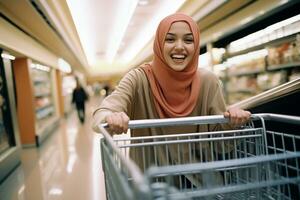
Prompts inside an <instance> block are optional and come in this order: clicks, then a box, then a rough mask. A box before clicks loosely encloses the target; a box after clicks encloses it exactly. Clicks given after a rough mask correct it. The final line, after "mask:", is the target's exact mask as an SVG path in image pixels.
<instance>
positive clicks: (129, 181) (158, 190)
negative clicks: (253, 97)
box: [98, 113, 300, 200]
mask: <svg viewBox="0 0 300 200" xmlns="http://www.w3.org/2000/svg"><path fill="white" fill-rule="evenodd" d="M254 121H260V123H261V127H260V128H254V127H253V123H252V125H251V127H246V129H245V130H238V132H243V131H247V132H249V131H259V132H260V133H261V135H260V136H254V137H261V136H262V137H261V139H262V144H263V145H264V147H265V148H263V149H265V150H263V151H264V152H262V155H257V156H252V157H247V158H245V159H242V158H239V159H228V160H220V161H218V160H214V161H212V162H205V163H190V164H176V165H174V166H151V167H150V168H147V169H146V171H145V173H143V172H142V170H141V169H140V168H139V167H138V166H137V165H136V164H135V162H134V161H133V160H131V159H129V158H128V156H126V155H125V154H124V152H122V149H123V148H130V147H139V146H146V145H148V146H152V145H161V144H164V145H167V144H168V143H170V144H172V141H150V142H143V143H138V144H136V143H135V144H131V143H122V144H121V145H118V144H117V143H118V142H120V141H121V142H122V141H131V140H139V139H151V138H152V139H153V138H156V139H157V138H164V137H169V138H172V137H180V135H178V134H176V135H163V136H147V137H134V138H130V139H115V140H114V139H113V138H112V137H111V135H110V134H109V133H108V132H107V130H106V129H105V128H106V127H107V124H100V125H99V126H98V127H99V130H100V132H101V133H102V134H103V136H104V137H103V138H102V139H101V155H102V168H103V171H104V174H105V185H106V193H107V198H108V199H143V200H148V199H149V200H150V199H195V198H197V199H198V198H200V197H203V198H205V197H207V198H211V197H213V196H214V197H215V195H216V194H226V193H232V192H235V191H236V192H239V191H245V190H252V191H253V190H254V191H255V190H256V191H258V190H259V189H260V188H267V189H266V192H269V188H272V187H273V186H281V185H285V184H294V185H296V186H297V188H298V189H297V192H300V168H299V164H300V163H298V162H299V161H300V151H299V150H296V141H298V142H299V141H300V136H295V135H288V134H284V133H282V135H280V137H282V138H283V137H289V138H291V140H292V141H293V143H294V144H293V146H294V151H287V150H285V148H283V150H282V149H280V150H278V149H276V147H274V152H275V153H274V154H270V155H269V153H268V148H270V146H268V138H267V130H266V126H265V121H275V122H282V123H287V124H295V125H300V117H295V116H288V115H278V114H268V113H266V114H253V115H252V116H251V122H254ZM228 122H229V119H228V118H224V117H223V116H222V115H214V116H199V117H184V118H168V119H149V120H133V121H129V128H130V129H137V128H149V127H163V126H178V125H204V124H225V123H228ZM232 131H233V132H236V131H237V130H231V131H221V133H222V134H225V133H226V134H231V133H232ZM195 134H199V133H190V136H194V135H195ZM207 134H220V131H219V132H216V133H214V132H211V133H207ZM275 134H277V133H275ZM181 135H182V136H183V137H187V136H189V134H181ZM247 137H249V136H244V135H234V136H232V135H230V136H229V137H227V138H226V140H236V139H238V138H242V139H245V138H247ZM273 137H274V136H273ZM213 139H214V140H216V141H217V140H222V138H218V137H217V138H213ZM223 139H224V138H223ZM210 140H211V139H210ZM273 140H274V139H273ZM143 141H144V140H143ZM201 141H203V139H201ZM180 142H182V143H183V142H189V141H188V140H182V141H180ZM173 143H174V142H173ZM177 143H178V141H177ZM234 147H235V148H236V147H237V145H236V144H235V146H234ZM256 151H257V150H256ZM259 151H260V150H259ZM277 151H278V152H277ZM274 162H275V163H276V162H279V163H285V164H280V165H279V167H280V168H281V167H282V166H281V165H283V168H284V167H285V170H286V174H289V173H288V171H289V170H293V171H294V172H295V173H296V175H294V176H293V177H289V176H288V175H287V176H286V177H279V178H278V177H277V179H274V180H273V179H271V177H272V176H274V174H271V172H266V173H267V175H266V176H267V179H266V180H263V181H260V182H253V183H251V182H250V183H247V184H236V185H226V187H225V186H224V187H212V186H214V185H213V184H212V185H209V184H208V185H206V187H205V188H203V189H201V190H192V191H190V192H184V191H183V192H182V191H178V190H176V188H175V189H174V188H173V187H170V185H168V183H161V182H159V183H155V182H152V181H151V180H152V179H155V178H157V177H164V176H166V175H167V176H172V175H178V174H189V173H191V172H195V171H197V173H202V174H203V177H204V180H205V175H208V176H209V175H211V174H212V173H214V172H215V171H222V170H223V171H224V174H227V173H232V170H235V167H236V166H239V167H245V168H246V167H248V166H251V165H259V166H263V167H262V168H263V169H264V171H268V169H269V170H270V171H271V169H272V168H274V166H273V163H274ZM290 162H293V163H294V164H293V166H290V164H289V163H290ZM275 166H276V168H278V163H277V164H276V165H275ZM266 169H267V170H266ZM226 170H227V171H226ZM230 170H231V171H230ZM229 171H230V172H229ZM250 172H251V171H250ZM247 173H248V172H247ZM256 173H258V172H256ZM247 176H249V175H247ZM208 180H209V177H208V178H207V177H206V181H207V182H209V181H208ZM279 192H280V191H279ZM285 193H287V194H284V195H283V196H280V199H293V198H294V197H292V195H294V194H291V191H290V189H288V191H287V192H285ZM255 195H256V196H257V199H258V198H260V196H258V195H259V194H258V193H257V192H256V194H255ZM280 195H281V194H280ZM298 195H299V194H298ZM266 199H268V198H266Z"/></svg>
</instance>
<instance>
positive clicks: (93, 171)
mask: <svg viewBox="0 0 300 200" xmlns="http://www.w3.org/2000/svg"><path fill="white" fill-rule="evenodd" d="M99 102H100V101H99V98H94V99H91V100H90V102H89V103H88V104H87V109H86V122H85V124H81V123H80V122H79V119H78V118H77V113H76V112H72V113H71V114H70V115H69V116H68V117H67V118H66V119H62V121H61V124H60V126H59V127H58V128H57V130H56V131H55V132H54V133H53V134H52V135H51V136H50V137H49V138H48V139H47V140H46V141H45V142H44V143H43V144H42V145H41V147H40V148H26V149H23V150H22V154H21V157H22V164H21V165H20V166H19V167H18V168H17V169H16V170H14V172H13V173H12V174H11V175H10V176H9V177H8V178H7V179H6V181H5V182H4V183H3V184H2V185H1V187H0V199H1V200H52V199H67V200H69V199H74V200H75V199H76V200H80V199H84V200H96V199H97V200H102V199H105V187H104V179H103V172H102V167H101V157H100V156H101V154H100V138H101V136H100V135H97V134H95V133H94V132H93V131H92V130H91V113H92V112H93V111H94V109H95V108H96V105H97V104H99Z"/></svg>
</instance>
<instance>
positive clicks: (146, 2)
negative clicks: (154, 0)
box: [139, 0, 149, 6]
mask: <svg viewBox="0 0 300 200" xmlns="http://www.w3.org/2000/svg"><path fill="white" fill-rule="evenodd" d="M148 4H149V1H148V0H140V1H139V6H146V5H148Z"/></svg>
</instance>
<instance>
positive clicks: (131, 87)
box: [93, 70, 139, 124]
mask: <svg viewBox="0 0 300 200" xmlns="http://www.w3.org/2000/svg"><path fill="white" fill-rule="evenodd" d="M138 76H139V73H138V71H137V70H131V71H129V72H128V73H127V74H126V75H125V76H124V77H123V78H122V80H121V81H120V82H119V84H118V86H117V87H116V89H115V90H114V91H113V92H112V93H111V94H110V95H109V96H107V97H106V98H104V99H103V101H102V102H101V104H100V106H99V107H98V108H97V109H96V110H95V111H94V113H93V117H94V124H99V123H102V122H104V121H105V117H106V116H107V115H109V114H110V113H113V112H125V113H126V114H127V115H128V116H129V118H130V116H131V113H132V110H133V105H134V97H135V91H136V87H137V80H138Z"/></svg>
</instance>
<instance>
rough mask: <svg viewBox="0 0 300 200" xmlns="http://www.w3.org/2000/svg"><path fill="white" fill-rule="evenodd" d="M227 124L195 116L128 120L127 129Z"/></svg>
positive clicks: (292, 119)
mask: <svg viewBox="0 0 300 200" xmlns="http://www.w3.org/2000/svg"><path fill="white" fill-rule="evenodd" d="M251 119H252V120H259V119H264V120H273V121H278V122H285V123H293V124H299V125H300V117H298V116H291V115H280V114H272V113H260V114H252V115H251ZM228 122H229V118H225V117H224V116H223V115H208V116H195V117H178V118H165V119H143V120H130V121H129V123H128V128H129V129H137V128H150V127H162V126H181V125H201V124H225V123H228ZM101 126H102V127H103V128H108V124H107V123H103V124H101Z"/></svg>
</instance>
